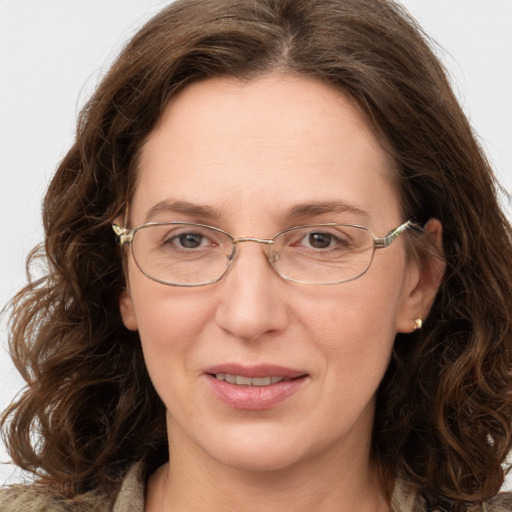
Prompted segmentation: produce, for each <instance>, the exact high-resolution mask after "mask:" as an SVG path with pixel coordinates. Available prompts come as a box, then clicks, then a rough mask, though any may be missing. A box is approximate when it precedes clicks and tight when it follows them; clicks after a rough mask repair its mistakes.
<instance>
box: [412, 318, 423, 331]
mask: <svg viewBox="0 0 512 512" xmlns="http://www.w3.org/2000/svg"><path fill="white" fill-rule="evenodd" d="M414 323H415V324H416V328H415V330H419V329H421V327H422V325H423V320H422V319H421V318H415V319H414Z"/></svg>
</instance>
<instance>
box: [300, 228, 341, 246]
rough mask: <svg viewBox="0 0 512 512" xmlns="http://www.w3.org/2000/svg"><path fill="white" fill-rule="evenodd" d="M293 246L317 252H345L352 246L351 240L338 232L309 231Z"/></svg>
mask: <svg viewBox="0 0 512 512" xmlns="http://www.w3.org/2000/svg"><path fill="white" fill-rule="evenodd" d="M292 245H293V246H295V247H303V248H306V249H315V250H323V249H336V250H345V249H348V247H349V246H350V240H349V239H348V238H347V237H346V236H344V235H343V233H342V232H338V231H337V232H336V234H335V233H330V232H329V231H309V232H305V233H302V236H301V237H300V238H299V240H297V242H295V243H294V244H292Z"/></svg>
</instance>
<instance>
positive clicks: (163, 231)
mask: <svg viewBox="0 0 512 512" xmlns="http://www.w3.org/2000/svg"><path fill="white" fill-rule="evenodd" d="M232 250H233V249H232V244H231V238H230V237H229V236H228V235H227V234H226V233H223V232H222V231H218V230H216V229H214V228H210V227H207V226H201V225H198V224H187V223H167V224H149V225H145V226H141V227H140V228H139V229H137V230H136V231H135V234H134V238H133V241H132V251H133V257H134V259H135V262H136V264H137V266H138V267H139V268H140V270H141V271H142V272H143V273H144V274H146V275H147V276H148V277H150V278H151V279H154V280H156V281H160V282H162V283H166V284H177V285H200V284H207V283H211V282H215V281H217V280H218V279H220V278H221V277H222V275H223V274H224V272H225V271H226V269H227V267H228V265H229V261H230V260H229V257H230V255H231V253H232Z"/></svg>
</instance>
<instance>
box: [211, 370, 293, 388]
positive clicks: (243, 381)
mask: <svg viewBox="0 0 512 512" xmlns="http://www.w3.org/2000/svg"><path fill="white" fill-rule="evenodd" d="M212 377H215V378H216V379H217V380H222V381H225V382H227V383H229V384H236V385H237V386H256V387H262V386H270V385H271V384H278V383H279V382H288V381H290V380H292V379H291V378H290V377H281V376H278V375H273V376H267V377H246V376H244V375H232V374H229V373H217V374H214V375H212Z"/></svg>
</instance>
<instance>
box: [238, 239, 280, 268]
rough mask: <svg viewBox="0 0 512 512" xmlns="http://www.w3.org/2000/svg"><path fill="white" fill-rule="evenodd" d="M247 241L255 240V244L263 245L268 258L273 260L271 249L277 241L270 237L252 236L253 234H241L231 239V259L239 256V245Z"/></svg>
mask: <svg viewBox="0 0 512 512" xmlns="http://www.w3.org/2000/svg"><path fill="white" fill-rule="evenodd" d="M246 242H254V243H255V244H258V245H261V246H263V252H264V253H265V255H266V257H267V258H268V260H269V261H270V262H272V261H271V259H272V258H271V255H270V252H269V249H270V248H271V247H272V246H273V245H274V244H275V241H274V240H272V239H270V238H256V237H252V236H240V237H237V238H233V239H232V240H231V244H232V246H233V252H232V254H231V256H230V259H231V260H234V259H235V258H236V257H237V256H238V251H237V248H238V245H239V244H243V243H246Z"/></svg>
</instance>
